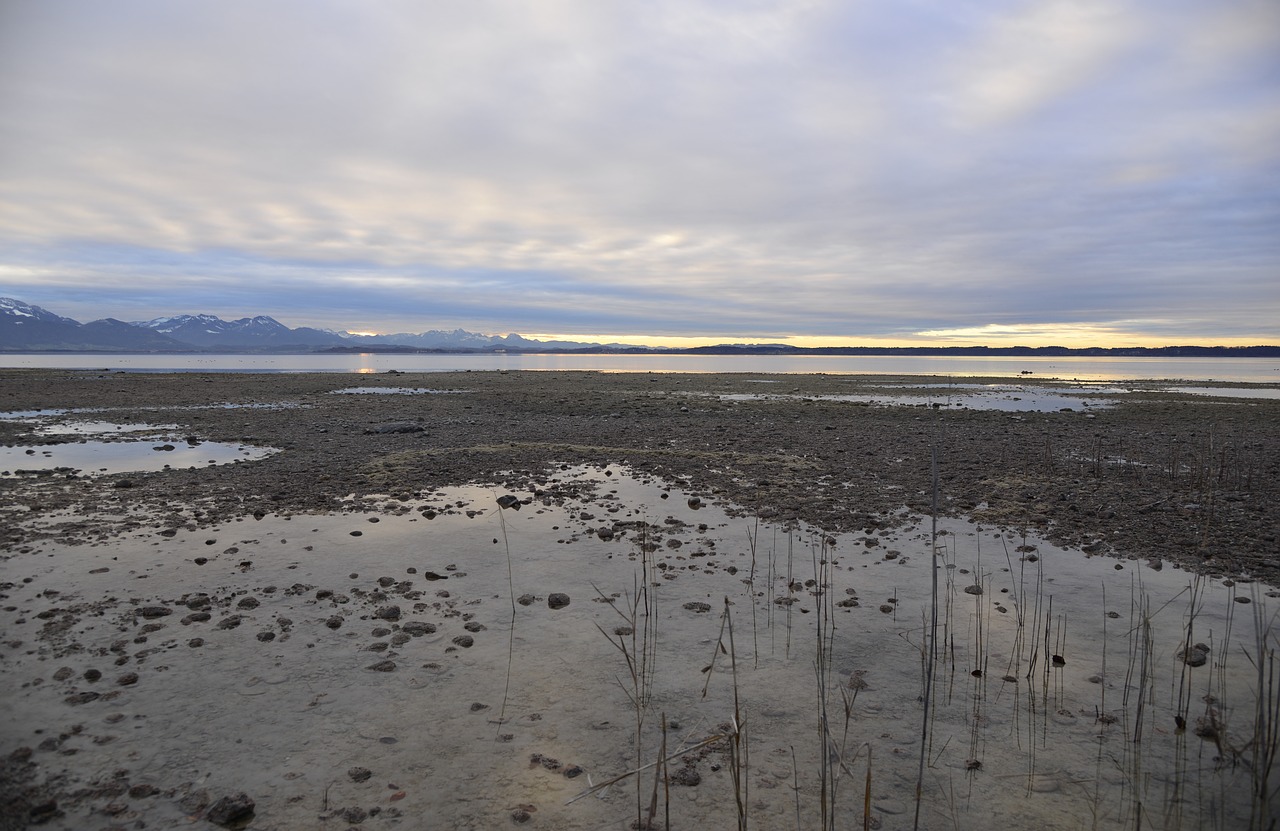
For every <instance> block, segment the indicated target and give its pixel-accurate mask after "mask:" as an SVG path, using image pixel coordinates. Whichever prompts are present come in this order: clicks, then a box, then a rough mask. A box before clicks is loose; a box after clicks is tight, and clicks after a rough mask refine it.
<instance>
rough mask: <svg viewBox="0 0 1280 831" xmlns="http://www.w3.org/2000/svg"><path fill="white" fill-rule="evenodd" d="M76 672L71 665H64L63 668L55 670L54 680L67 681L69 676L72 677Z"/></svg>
mask: <svg viewBox="0 0 1280 831" xmlns="http://www.w3.org/2000/svg"><path fill="white" fill-rule="evenodd" d="M75 674H76V671H75V670H74V669H72V668H71V667H62V668H60V669H59V670H58V671H57V672H55V673H54V674H53V680H54V681H66V680H67V679H68V678H70V677H71V676H73V675H75Z"/></svg>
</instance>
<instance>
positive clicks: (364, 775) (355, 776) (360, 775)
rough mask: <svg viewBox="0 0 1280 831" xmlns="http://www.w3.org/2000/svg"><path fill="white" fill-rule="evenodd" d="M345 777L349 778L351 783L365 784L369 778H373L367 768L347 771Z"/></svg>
mask: <svg viewBox="0 0 1280 831" xmlns="http://www.w3.org/2000/svg"><path fill="white" fill-rule="evenodd" d="M347 776H350V777H351V781H352V782H365V781H368V779H369V777H370V776H373V771H371V770H369V769H368V768H359V767H356V768H351V769H350V770H348V771H347Z"/></svg>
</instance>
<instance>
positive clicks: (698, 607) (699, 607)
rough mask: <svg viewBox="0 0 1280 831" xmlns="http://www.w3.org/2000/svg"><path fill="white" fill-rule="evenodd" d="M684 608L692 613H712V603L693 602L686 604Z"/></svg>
mask: <svg viewBox="0 0 1280 831" xmlns="http://www.w3.org/2000/svg"><path fill="white" fill-rule="evenodd" d="M684 607H685V608H686V609H688V610H689V611H691V612H709V611H711V604H710V603H700V602H698V601H696V600H695V601H693V602H691V603H686V604H684Z"/></svg>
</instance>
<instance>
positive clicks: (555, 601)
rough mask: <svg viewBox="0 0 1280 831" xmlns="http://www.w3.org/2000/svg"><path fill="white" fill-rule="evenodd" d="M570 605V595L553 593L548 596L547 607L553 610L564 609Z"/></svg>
mask: <svg viewBox="0 0 1280 831" xmlns="http://www.w3.org/2000/svg"><path fill="white" fill-rule="evenodd" d="M568 605H569V595H567V594H564V593H563V592H552V593H551V594H549V595H547V606H549V607H551V608H552V609H563V608H564V607H565V606H568Z"/></svg>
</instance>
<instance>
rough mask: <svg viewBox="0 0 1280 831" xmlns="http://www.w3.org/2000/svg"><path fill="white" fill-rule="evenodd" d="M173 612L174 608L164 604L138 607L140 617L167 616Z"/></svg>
mask: <svg viewBox="0 0 1280 831" xmlns="http://www.w3.org/2000/svg"><path fill="white" fill-rule="evenodd" d="M171 614H173V609H169V608H166V607H164V606H143V607H142V608H140V609H138V617H145V618H149V619H154V618H158V617H165V616H166V615H171Z"/></svg>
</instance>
